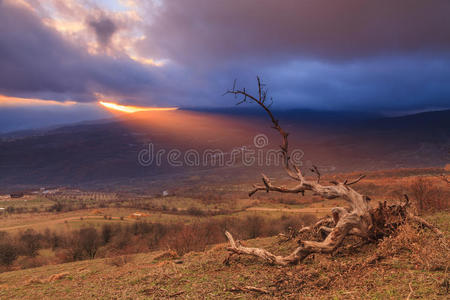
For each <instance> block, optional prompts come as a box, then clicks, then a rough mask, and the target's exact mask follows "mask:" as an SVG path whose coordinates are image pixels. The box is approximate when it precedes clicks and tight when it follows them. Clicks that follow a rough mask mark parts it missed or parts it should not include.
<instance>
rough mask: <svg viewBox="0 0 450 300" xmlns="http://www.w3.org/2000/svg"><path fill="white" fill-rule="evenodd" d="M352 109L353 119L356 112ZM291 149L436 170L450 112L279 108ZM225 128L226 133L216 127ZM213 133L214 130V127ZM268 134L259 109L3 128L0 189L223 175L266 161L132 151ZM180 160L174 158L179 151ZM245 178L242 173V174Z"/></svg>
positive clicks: (320, 160) (315, 158)
mask: <svg viewBox="0 0 450 300" xmlns="http://www.w3.org/2000/svg"><path fill="white" fill-rule="evenodd" d="M355 115H356V116H355ZM277 116H278V117H279V118H280V120H285V121H283V126H285V127H286V130H287V131H288V132H290V133H291V134H290V139H291V145H292V147H293V149H299V150H301V151H302V153H303V154H304V155H303V157H302V158H301V159H302V163H303V164H304V165H308V164H309V165H310V164H311V163H314V164H316V165H318V166H319V167H320V168H322V170H323V172H347V171H355V170H380V169H392V168H405V167H431V166H437V167H442V166H444V165H445V164H446V163H447V162H448V155H449V154H448V151H449V149H450V136H449V134H450V121H449V120H450V111H448V110H447V111H439V112H427V113H422V114H417V115H410V116H406V117H397V118H380V117H378V116H373V115H367V114H358V113H353V114H352V113H348V112H347V113H345V112H341V113H339V112H335V113H333V112H313V111H304V110H292V111H280V112H277ZM224 128H226V130H223V129H224ZM218 132H220V134H218ZM258 134H264V135H266V136H267V138H268V141H269V144H268V145H267V147H265V148H264V149H265V150H267V149H278V144H279V137H278V136H276V133H275V132H273V130H271V128H270V127H269V123H268V121H267V119H266V116H265V115H263V114H261V113H256V112H254V111H252V110H243V111H242V112H239V113H237V112H236V111H234V110H231V111H230V110H216V111H187V110H181V111H176V112H167V113H158V114H152V113H138V114H135V115H134V114H133V115H131V116H126V117H124V118H122V119H120V120H117V121H111V120H110V121H108V120H106V121H103V122H98V123H96V122H90V123H86V124H78V125H71V126H64V127H60V128H56V129H55V128H53V129H48V130H44V131H32V132H19V133H17V134H8V135H4V136H3V138H2V139H1V140H0V174H1V177H0V187H8V188H9V189H14V188H16V189H17V188H22V187H24V186H34V187H39V186H41V185H45V186H48V185H58V184H59V185H61V184H63V185H74V186H87V185H89V186H96V187H105V186H108V187H109V188H113V186H114V185H113V184H112V183H118V182H119V183H120V182H123V181H129V180H134V179H143V178H145V179H154V178H158V179H160V178H161V176H170V177H172V176H175V175H177V176H185V175H186V176H190V175H191V174H197V173H198V172H199V171H202V172H210V174H213V173H214V174H215V175H218V176H221V177H222V178H224V180H225V181H226V180H229V179H230V178H232V179H235V176H236V174H241V175H245V174H248V172H254V170H255V169H258V167H260V168H259V169H267V168H266V167H265V166H256V167H255V166H253V167H252V168H249V167H248V166H243V164H242V163H241V161H240V160H239V159H238V161H237V162H236V163H235V164H233V165H232V168H231V167H229V166H226V165H222V166H219V167H218V166H213V165H211V164H209V163H207V164H206V165H203V164H199V165H198V166H188V165H186V164H184V165H182V166H181V167H174V166H173V165H170V164H168V162H167V159H166V158H167V157H166V156H163V159H162V162H161V164H160V165H158V166H156V165H155V164H152V165H150V166H142V165H140V164H139V162H138V153H139V152H140V151H142V150H144V149H148V145H149V143H152V144H153V145H154V147H155V152H156V151H158V150H163V151H165V152H164V153H165V154H167V153H168V152H169V151H170V150H172V149H177V150H179V151H180V152H181V155H183V154H185V153H186V151H188V150H195V151H197V152H199V153H200V154H202V153H205V150H206V149H214V150H215V149H219V150H221V151H222V152H223V153H225V154H227V153H230V151H231V150H232V149H240V148H242V147H244V146H245V147H247V148H248V149H250V150H252V151H255V150H258V148H257V147H255V145H254V141H253V138H254V137H255V136H256V135H258ZM181 157H183V156H181ZM244 177H245V176H244Z"/></svg>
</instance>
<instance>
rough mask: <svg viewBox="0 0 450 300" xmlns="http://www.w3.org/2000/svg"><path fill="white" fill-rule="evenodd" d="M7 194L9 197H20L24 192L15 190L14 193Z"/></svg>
mask: <svg viewBox="0 0 450 300" xmlns="http://www.w3.org/2000/svg"><path fill="white" fill-rule="evenodd" d="M9 196H10V197H11V198H22V197H23V196H24V194H23V192H15V193H11V194H9Z"/></svg>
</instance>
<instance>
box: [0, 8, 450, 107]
mask: <svg viewBox="0 0 450 300" xmlns="http://www.w3.org/2000/svg"><path fill="white" fill-rule="evenodd" d="M2 3H3V4H2ZM139 3H140V4H141V5H146V6H144V7H139V8H138V10H139V13H140V14H141V19H142V20H144V22H147V21H148V23H147V24H146V25H145V27H144V32H145V35H146V38H145V39H142V40H141V41H140V42H138V44H137V50H138V51H139V54H140V55H141V56H142V57H146V58H157V59H158V58H160V59H167V60H168V63H166V64H165V65H164V66H162V67H151V66H144V65H141V64H139V63H137V62H135V61H133V60H131V59H129V58H128V57H126V56H125V55H123V56H118V57H115V58H112V57H109V56H107V55H105V54H103V55H90V54H88V53H87V52H86V50H85V49H81V48H79V47H78V46H77V45H75V44H74V43H72V42H71V41H68V40H66V39H64V38H62V37H61V35H60V34H59V33H57V32H56V31H55V30H54V29H52V28H50V27H47V26H44V25H43V24H42V21H41V20H40V19H39V17H37V16H36V15H34V14H33V13H32V12H31V11H29V10H26V9H23V8H18V7H16V6H12V5H8V4H6V2H3V1H2V0H0V70H1V72H0V94H7V95H12V96H23V97H33V98H47V99H56V100H67V99H70V100H75V101H84V102H88V101H94V100H95V98H94V96H93V93H94V92H100V93H105V94H112V95H117V98H118V99H121V100H126V101H128V102H129V103H133V104H142V105H155V104H158V105H181V106H190V107H195V106H211V105H214V106H227V105H232V104H233V99H232V98H231V99H230V98H226V97H221V96H220V95H221V94H223V92H224V91H225V89H227V88H229V87H231V85H232V83H233V80H234V79H235V78H237V79H239V83H240V84H241V86H245V87H248V88H252V87H253V86H254V84H255V76H256V75H260V76H262V78H263V79H264V80H265V82H266V83H267V84H268V86H269V88H270V91H271V92H272V94H273V96H274V97H275V99H276V103H275V106H279V107H292V106H295V107H307V108H317V109H323V108H327V109H359V110H361V109H362V110H377V111H381V110H383V111H389V110H392V111H395V110H413V109H414V110H421V109H428V108H448V107H449V106H450V104H449V99H450V88H449V87H450V72H449V71H448V70H450V58H449V57H450V18H449V15H450V1H448V0H433V1H423V0H396V1H393V0H377V1H361V0H334V1H325V0H284V1H273V0H270V1H269V0H246V1H238V0H227V1H210V0H170V1H161V2H160V3H159V4H158V5H156V6H152V5H151V4H150V3H151V2H139ZM109 17H110V15H108V14H107V13H105V14H99V15H96V16H95V17H92V18H88V19H87V21H86V22H87V23H89V25H90V27H91V28H92V30H93V31H94V32H95V33H96V37H97V39H98V42H99V43H100V44H102V45H103V46H104V47H107V46H109V45H110V41H111V39H112V37H113V36H114V35H115V34H117V31H119V30H123V32H125V29H124V26H130V24H128V25H124V23H120V22H119V21H118V20H119V19H112V18H109ZM133 20H134V19H133ZM130 22H131V21H130ZM136 22H137V21H136ZM135 25H136V27H138V26H139V25H140V23H139V24H135ZM123 32H122V31H120V34H122V33H123ZM133 34H134V31H133Z"/></svg>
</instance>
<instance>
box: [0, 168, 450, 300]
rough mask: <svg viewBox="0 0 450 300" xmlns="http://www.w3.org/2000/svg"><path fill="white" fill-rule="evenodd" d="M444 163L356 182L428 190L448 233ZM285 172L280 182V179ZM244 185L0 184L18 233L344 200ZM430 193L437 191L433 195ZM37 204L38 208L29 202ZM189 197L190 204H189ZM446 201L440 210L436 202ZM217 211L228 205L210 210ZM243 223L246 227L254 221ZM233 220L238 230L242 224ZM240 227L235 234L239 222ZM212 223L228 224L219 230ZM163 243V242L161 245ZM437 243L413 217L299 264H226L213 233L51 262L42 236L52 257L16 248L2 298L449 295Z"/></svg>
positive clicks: (265, 216) (271, 212)
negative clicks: (20, 187) (159, 188)
mask: <svg viewBox="0 0 450 300" xmlns="http://www.w3.org/2000/svg"><path fill="white" fill-rule="evenodd" d="M441 171H442V170H439V169H409V170H394V171H379V172H371V173H369V174H368V176H367V178H366V179H365V180H364V181H361V182H360V183H358V184H357V185H355V189H356V190H357V191H360V192H361V193H363V194H366V195H369V196H370V197H371V198H372V199H374V200H375V201H373V205H377V203H378V201H385V200H386V201H388V202H389V203H395V202H398V201H403V194H405V193H406V194H408V195H410V198H411V200H412V201H413V204H414V205H415V206H416V207H417V206H418V205H419V202H420V201H419V200H420V199H421V197H422V198H423V199H422V202H423V201H425V200H426V201H425V202H424V205H439V207H443V209H434V211H435V213H433V214H431V215H430V214H429V213H428V215H426V217H427V218H428V219H429V220H430V221H431V222H432V223H434V224H437V225H438V226H439V227H440V229H441V230H443V231H444V232H445V234H446V238H447V241H448V237H449V232H450V215H449V213H448V199H449V198H450V197H449V196H450V190H449V188H448V185H447V184H446V183H445V182H444V181H443V180H441V179H440V178H439V177H438V176H437V175H438V174H439V172H441ZM357 176H358V174H356V173H355V174H341V175H325V176H323V178H322V180H323V181H324V182H326V181H330V180H335V179H338V180H344V179H345V178H353V177H357ZM420 180H424V182H426V183H427V184H428V187H427V186H426V185H425V187H427V189H426V193H425V194H423V193H422V194H420V193H418V190H417V188H415V187H414V185H416V184H417V182H419V181H420ZM280 182H282V183H284V182H283V180H280ZM286 184H287V182H286ZM224 186H226V187H224ZM249 186H250V183H249V184H248V185H247V184H244V183H239V184H230V185H229V186H227V185H223V186H222V187H221V188H220V189H219V187H218V186H208V185H204V186H199V187H198V188H197V187H181V188H180V189H179V190H174V191H172V192H171V195H170V196H167V197H162V196H155V195H150V194H149V195H147V194H145V192H141V193H140V194H138V193H137V194H124V193H112V192H111V193H108V192H105V191H104V192H101V193H97V192H82V193H80V194H77V196H73V193H72V194H70V195H67V194H66V195H64V194H61V195H55V196H54V197H52V198H51V199H49V198H48V197H42V196H41V195H26V196H25V197H24V198H18V199H9V198H8V197H5V196H3V197H2V198H1V199H0V203H1V205H4V206H9V207H15V208H20V207H27V208H28V211H27V212H25V213H17V211H16V213H6V212H3V213H1V214H0V231H5V232H8V233H9V234H10V235H16V234H19V235H20V234H21V233H23V232H24V231H25V230H26V229H28V228H32V229H34V230H35V231H37V232H39V233H43V232H44V231H45V230H46V229H50V230H52V231H55V232H62V233H64V234H66V235H67V234H70V233H71V232H74V231H76V230H80V229H83V228H95V229H96V230H97V231H98V232H101V231H102V228H103V225H105V224H121V225H124V226H127V225H133V224H134V225H136V222H141V221H145V222H148V223H153V224H156V223H160V224H187V225H188V226H190V225H191V224H192V225H194V227H195V225H196V224H199V223H202V222H209V221H218V222H220V221H223V220H225V219H227V218H236V219H239V220H243V221H244V222H241V223H240V224H244V227H245V224H250V223H246V222H245V220H248V219H249V218H250V219H251V218H252V217H260V221H259V222H261V220H263V221H262V222H263V223H262V224H260V225H262V226H263V227H270V226H272V227H273V225H279V223H280V222H281V221H282V220H283V218H286V219H287V218H291V217H294V219H296V220H307V219H309V220H310V221H311V220H313V219H314V217H321V216H324V215H326V214H328V213H329V210H330V208H332V207H335V206H345V205H346V204H345V203H344V202H343V201H342V200H339V199H334V200H326V201H324V200H322V199H319V198H317V197H316V196H314V195H307V196H304V197H299V196H298V195H295V196H294V195H280V194H275V193H269V194H266V193H261V194H257V195H256V197H253V198H251V199H249V198H247V197H246V193H247V189H248V187H249ZM423 187H424V186H421V188H423ZM419 190H420V189H419ZM424 199H425V200H424ZM427 201H428V202H427ZM429 201H432V202H433V203H431V204H430V203H429ZM55 202H62V203H67V204H70V205H72V206H73V207H78V204H79V203H84V204H87V208H84V209H79V208H78V209H73V207H72V209H71V210H70V211H60V212H55V211H53V212H50V211H47V208H49V207H52V206H53V205H54V204H55ZM33 207H36V209H35V210H30V209H29V208H33ZM193 208H195V209H194V210H192V209H193ZM191 210H192V212H191ZM439 210H441V211H442V212H441V213H436V211H439ZM218 211H222V213H221V214H217V215H211V214H208V213H211V212H218ZM199 212H200V213H199ZM136 213H138V214H140V215H141V216H140V217H138V218H137V217H136V216H135V215H134V214H136ZM272 222H277V224H272ZM302 222H303V221H302ZM216 223H217V222H216ZM253 224H258V223H253ZM270 224H272V225H270ZM134 225H133V226H134ZM244 227H240V228H242V229H247V228H244ZM235 229H236V230H239V227H238V228H235ZM266 229H267V228H266ZM235 233H236V234H237V235H238V236H239V232H235ZM214 234H219V235H221V234H222V232H221V231H220V232H219V233H217V232H215V233H214ZM270 234H276V233H270ZM266 235H267V234H266ZM68 236H70V235H68ZM255 236H258V235H255ZM132 238H134V239H136V240H133V241H134V242H131V243H132V244H133V243H136V244H138V242H143V241H141V240H139V239H137V238H138V236H134V237H133V236H132ZM221 238H222V239H219V242H220V241H221V240H223V237H222V236H221ZM188 240H189V238H188ZM448 242H449V241H448ZM244 243H245V244H248V245H255V246H258V247H265V248H268V249H269V250H271V251H273V252H276V253H281V254H285V253H288V252H289V251H291V250H292V249H293V248H295V245H296V244H295V242H293V243H291V242H288V243H284V244H280V243H279V241H278V239H277V238H276V237H267V238H257V239H252V240H248V241H245V242H244ZM207 245H208V244H207ZM137 246H139V245H137ZM164 247H166V246H164ZM164 247H160V248H158V249H161V248H163V249H162V250H164V249H166V248H164ZM440 247H441V246H440V243H439V242H438V241H437V240H436V237H435V236H433V235H432V234H430V233H429V232H427V231H423V230H421V229H417V230H416V229H413V228H406V229H405V233H402V232H401V233H400V234H399V236H398V237H394V238H392V239H388V240H387V241H382V242H381V243H380V245H379V249H376V247H375V246H374V245H371V246H367V247H365V248H363V251H359V252H358V251H357V252H355V253H347V252H346V251H343V252H342V253H336V254H335V255H333V256H329V255H318V254H316V255H312V256H311V257H310V258H308V259H307V260H306V261H305V262H304V263H303V264H301V265H299V266H293V267H286V268H280V267H275V266H269V265H267V264H265V263H262V262H260V261H258V259H253V258H245V257H242V258H239V259H235V260H233V261H232V263H231V265H230V266H225V265H223V264H222V261H223V259H224V258H225V257H226V252H227V251H226V245H225V244H221V245H209V246H207V250H206V251H205V252H188V253H187V254H184V256H182V257H176V254H174V252H173V251H168V252H167V251H166V252H165V251H157V252H149V253H141V254H133V255H131V254H130V255H126V256H120V255H122V254H123V253H136V252H142V251H149V250H148V249H149V248H145V247H144V248H143V249H144V250H138V249H139V247H137V248H136V247H135V248H133V251H134V252H133V251H131V252H124V251H125V250H123V251H122V252H119V253H118V254H114V253H113V252H111V249H112V248H111V247H109V246H108V247H106V246H105V247H104V248H100V250H99V254H98V255H96V256H95V257H107V258H101V259H94V260H84V261H79V262H73V263H65V264H56V263H58V262H61V261H67V260H61V259H60V257H59V256H58V255H59V254H58V252H59V253H61V249H56V250H52V249H51V248H42V249H40V250H39V252H38V256H37V257H36V258H35V260H36V261H37V262H39V261H44V263H41V264H40V265H42V264H50V265H47V266H42V267H38V268H32V269H25V270H20V269H21V268H26V267H27V268H29V267H30V266H33V265H32V264H30V263H29V261H31V260H30V259H29V258H28V257H26V256H20V257H19V258H18V259H17V260H16V261H15V262H14V263H13V264H12V265H11V266H10V267H9V269H8V268H7V269H5V268H4V269H3V270H6V271H7V272H4V273H0V299H18V298H32V299H38V298H43V299H54V298H61V299H64V298H66V299H68V298H73V297H79V298H83V299H84V298H86V299H99V298H104V299H113V298H130V299H147V298H170V297H178V298H180V299H183V298H188V299H190V298H194V299H195V298H215V297H219V298H226V299H235V298H239V299H241V298H256V297H261V298H271V297H276V298H298V297H299V296H300V297H302V298H308V297H311V298H336V299H348V298H351V299H360V298H373V299H386V298H394V299H397V298H406V297H407V296H408V295H410V299H414V298H431V299H435V298H443V299H445V298H446V297H448V270H447V268H448V265H447V264H448V261H450V257H449V252H448V248H447V249H444V250H443V249H442V248H440ZM152 249H154V248H152ZM380 249H381V250H380ZM105 250H106V251H107V252H105ZM172 250H173V249H172ZM102 251H103V252H102ZM189 251H191V250H189ZM379 251H384V252H383V253H381V254H382V256H384V257H385V258H383V259H382V260H380V261H377V262H376V263H374V264H367V261H368V260H370V257H372V256H373V255H375V254H377V253H378V252H379ZM183 253H184V252H183ZM378 254H379V253H378ZM118 255H119V256H118ZM33 263H34V262H33ZM445 280H447V281H445ZM446 285H447V286H446ZM245 286H254V287H258V288H261V289H264V291H265V293H262V294H261V293H258V292H247V291H243V290H242V288H243V287H245ZM411 291H412V292H411Z"/></svg>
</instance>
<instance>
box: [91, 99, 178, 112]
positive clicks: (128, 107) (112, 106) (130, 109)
mask: <svg viewBox="0 0 450 300" xmlns="http://www.w3.org/2000/svg"><path fill="white" fill-rule="evenodd" d="M98 103H99V104H100V105H103V106H104V107H106V108H109V109H112V110H117V111H121V112H124V113H128V114H132V113H135V112H141V111H170V110H177V109H178V107H142V106H132V105H121V104H116V103H112V102H105V101H99V102H98Z"/></svg>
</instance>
